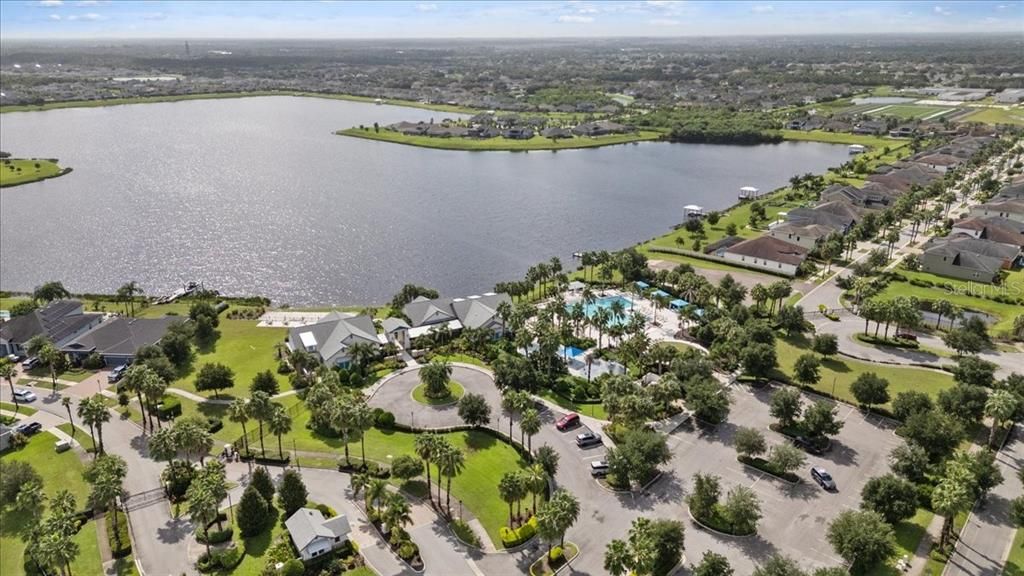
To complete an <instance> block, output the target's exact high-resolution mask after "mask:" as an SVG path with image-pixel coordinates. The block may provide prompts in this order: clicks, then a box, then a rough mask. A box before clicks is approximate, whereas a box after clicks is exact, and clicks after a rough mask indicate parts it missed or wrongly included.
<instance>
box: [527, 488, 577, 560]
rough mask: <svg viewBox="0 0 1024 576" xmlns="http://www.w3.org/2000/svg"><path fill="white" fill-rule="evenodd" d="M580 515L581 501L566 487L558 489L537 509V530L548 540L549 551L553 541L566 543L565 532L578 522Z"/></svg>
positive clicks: (561, 543) (562, 544) (560, 543)
mask: <svg viewBox="0 0 1024 576" xmlns="http://www.w3.org/2000/svg"><path fill="white" fill-rule="evenodd" d="M579 515H580V502H579V500H578V499H576V497H575V496H573V495H572V493H571V492H568V491H566V490H564V489H559V490H556V491H555V492H554V493H553V494H552V495H551V498H550V499H549V500H548V501H547V502H545V503H544V504H542V505H541V506H540V509H538V510H537V530H538V531H539V532H540V533H541V534H542V535H543V536H544V539H545V540H547V541H548V553H549V554H550V552H551V542H553V541H554V540H556V539H557V540H558V541H559V545H561V546H564V545H565V533H566V531H568V530H569V528H571V527H572V525H573V524H575V523H576V520H577V519H578V518H579Z"/></svg>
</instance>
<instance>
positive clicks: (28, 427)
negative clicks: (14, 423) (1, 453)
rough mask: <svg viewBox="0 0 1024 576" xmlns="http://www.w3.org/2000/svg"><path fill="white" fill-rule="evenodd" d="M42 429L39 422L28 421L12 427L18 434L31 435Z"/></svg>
mask: <svg viewBox="0 0 1024 576" xmlns="http://www.w3.org/2000/svg"><path fill="white" fill-rule="evenodd" d="M42 429H43V425H42V424H40V423H39V422H29V423H27V424H22V425H21V426H18V427H17V428H15V429H14V431H15V432H17V433H18V434H24V435H25V436H31V435H33V434H35V433H36V432H39V431H40V430H42Z"/></svg>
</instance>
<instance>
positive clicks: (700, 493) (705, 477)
mask: <svg viewBox="0 0 1024 576" xmlns="http://www.w3.org/2000/svg"><path fill="white" fill-rule="evenodd" d="M721 494H722V488H721V485H720V482H719V478H718V476H714V475H712V474H701V473H700V472H698V473H696V474H694V475H693V489H692V490H691V491H690V495H689V496H687V497H686V503H687V504H688V505H689V506H690V512H691V513H692V514H693V516H694V517H695V518H707V517H708V516H709V515H710V514H711V513H712V511H713V510H714V508H715V505H716V504H718V498H719V497H720V496H721Z"/></svg>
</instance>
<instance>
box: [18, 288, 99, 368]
mask: <svg viewBox="0 0 1024 576" xmlns="http://www.w3.org/2000/svg"><path fill="white" fill-rule="evenodd" d="M102 321H103V314H86V313H85V312H83V307H82V303H81V302H79V301H78V300H56V301H54V302H51V303H49V304H47V305H46V306H45V307H44V308H41V309H38V310H33V311H32V312H29V313H28V314H24V315H22V316H15V317H14V318H11V319H10V320H8V321H6V322H4V323H3V324H0V355H3V356H6V355H8V354H25V346H26V345H27V344H28V341H29V340H31V339H32V337H33V336H40V335H42V336H46V337H47V338H49V339H50V341H52V342H53V343H54V345H56V346H58V347H60V346H61V345H63V344H64V343H66V342H68V341H69V340H71V339H72V338H74V337H76V336H78V335H80V334H82V333H84V332H86V331H87V330H89V329H90V328H93V327H95V326H98V325H99V324H100V322H102Z"/></svg>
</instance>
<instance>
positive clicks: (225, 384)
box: [195, 363, 235, 398]
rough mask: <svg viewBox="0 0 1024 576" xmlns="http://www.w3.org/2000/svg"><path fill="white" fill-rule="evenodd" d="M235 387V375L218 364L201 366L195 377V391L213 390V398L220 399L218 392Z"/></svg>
mask: <svg viewBox="0 0 1024 576" xmlns="http://www.w3.org/2000/svg"><path fill="white" fill-rule="evenodd" d="M234 385H235V373H234V371H233V370H231V368H228V367H227V366H225V365H223V364H219V363H212V364H203V367H202V368H200V369H199V374H198V375H197V376H196V383H195V386H196V390H199V391H203V390H213V396H214V398H220V395H219V391H220V390H224V389H225V388H232V387H233V386H234Z"/></svg>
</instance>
